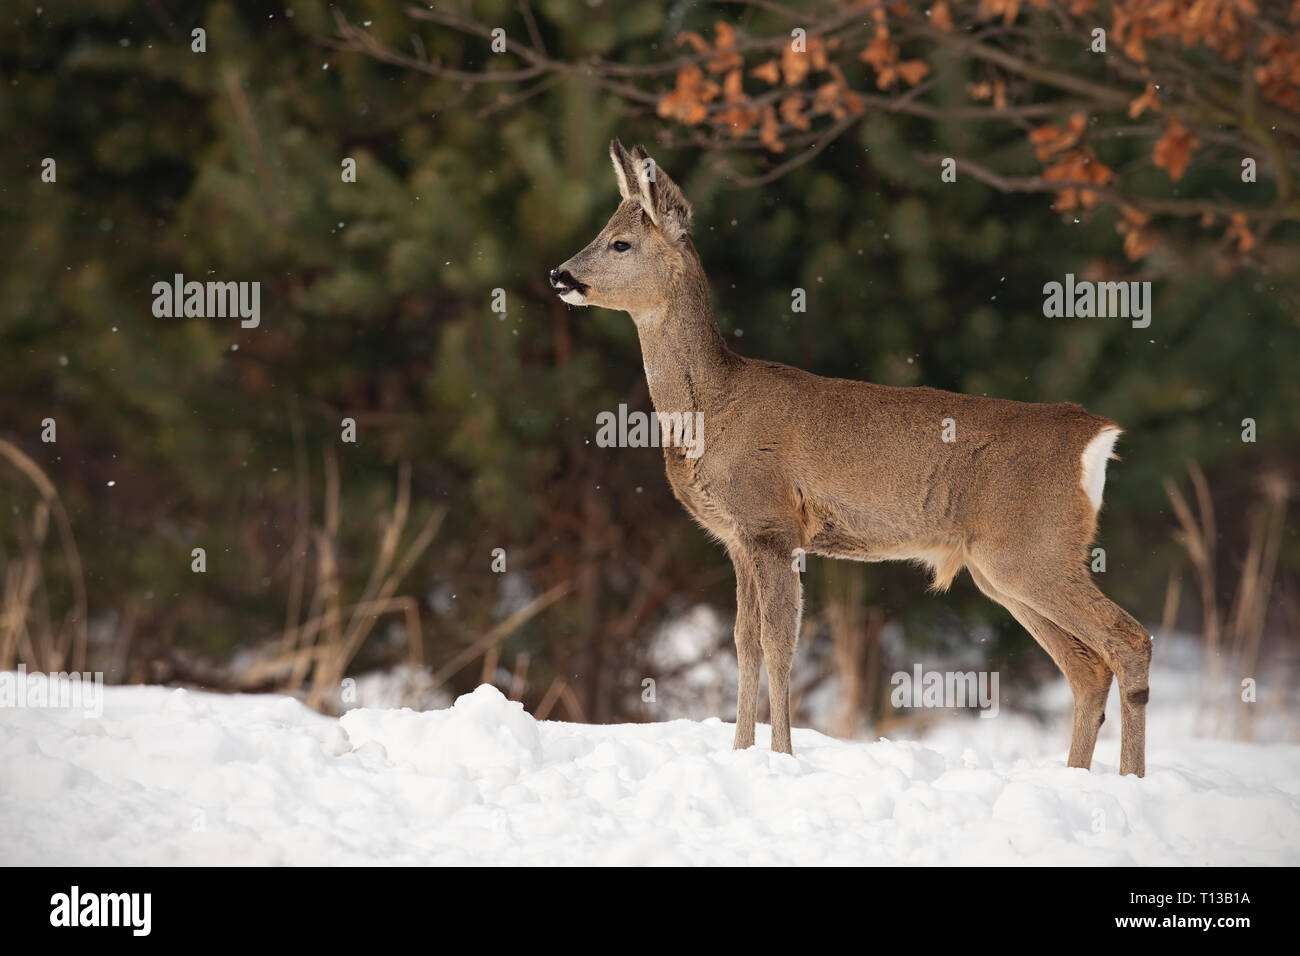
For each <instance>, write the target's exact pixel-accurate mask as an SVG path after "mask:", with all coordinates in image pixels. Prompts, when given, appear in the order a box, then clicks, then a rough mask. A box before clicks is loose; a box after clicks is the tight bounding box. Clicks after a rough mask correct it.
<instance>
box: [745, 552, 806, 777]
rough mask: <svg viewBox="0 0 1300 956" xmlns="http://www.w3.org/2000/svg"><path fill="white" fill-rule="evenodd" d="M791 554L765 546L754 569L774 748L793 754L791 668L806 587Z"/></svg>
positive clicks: (758, 554)
mask: <svg viewBox="0 0 1300 956" xmlns="http://www.w3.org/2000/svg"><path fill="white" fill-rule="evenodd" d="M788 553H789V551H788V549H783V548H781V547H779V546H774V545H764V546H762V547H761V548H756V549H755V550H754V551H753V555H754V565H753V566H754V581H755V584H756V585H757V586H758V600H759V605H760V607H761V619H762V624H761V627H760V630H759V639H760V641H761V643H762V647H763V658H764V660H765V661H766V663H767V696H768V703H769V704H770V705H771V711H772V749H773V750H774V751H776V752H778V753H787V754H792V753H794V751H793V749H791V747H790V665H791V664H792V663H793V661H794V648H795V644H797V643H798V641H799V616H800V612H801V610H802V608H801V602H802V588H801V584H800V581H799V572H797V571H795V570H794V568H793V567H791V565H790V559H789V558H788V557H787V556H786V555H787V554H788Z"/></svg>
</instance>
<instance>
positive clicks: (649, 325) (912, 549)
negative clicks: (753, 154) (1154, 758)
mask: <svg viewBox="0 0 1300 956" xmlns="http://www.w3.org/2000/svg"><path fill="white" fill-rule="evenodd" d="M610 156H611V159H612V161H613V163H614V169H615V173H616V176H617V179H618V181H619V189H620V192H621V193H622V196H623V202H622V203H621V204H620V205H619V207H618V209H617V210H616V211H615V213H614V215H613V217H612V218H611V219H610V221H609V224H608V225H606V227H605V228H604V229H603V230H602V231H601V233H600V235H598V236H597V237H596V239H595V240H594V241H593V242H592V243H591V244H590V245H588V246H587V248H586V249H584V250H582V251H581V252H579V253H578V254H577V255H575V256H574V257H573V258H572V259H570V260H569V261H568V262H566V263H565V264H564V265H563V266H561V267H560V268H559V269H557V270H555V271H554V272H552V283H553V284H555V285H556V287H557V289H559V290H560V291H561V293H562V295H563V296H565V300H566V301H569V302H572V303H574V304H581V305H598V306H602V307H604V308H609V309H618V310H622V311H626V312H628V313H630V314H631V316H632V318H633V320H634V321H635V323H636V327H637V332H638V335H639V338H640V341H641V352H642V357H643V360H644V363H645V370H646V377H647V381H648V384H649V387H650V396H651V399H652V401H653V402H654V406H655V409H656V410H657V411H659V412H661V413H672V412H692V413H693V412H697V411H698V412H702V413H703V415H704V420H703V425H704V436H703V438H704V453H703V454H702V455H701V456H700V457H698V458H690V457H688V456H687V455H686V454H685V452H684V449H682V448H678V447H671V446H667V445H666V446H665V448H664V458H665V464H666V470H667V473H668V480H669V482H670V483H671V485H672V488H673V491H674V493H675V494H676V495H677V498H678V499H679V500H680V501H681V502H682V504H683V505H684V506H685V507H686V509H687V511H689V512H690V513H691V515H693V516H694V518H695V519H696V521H698V522H699V523H700V524H701V525H702V526H703V527H704V528H705V529H707V530H708V531H709V533H710V534H712V535H713V536H715V537H716V538H717V539H718V540H719V541H721V542H722V543H723V544H724V545H725V547H726V549H727V553H728V554H729V555H730V557H731V560H732V563H733V564H734V566H735V570H736V600H737V613H736V635H735V636H736V649H737V655H738V658H739V663H740V693H739V698H738V703H737V713H736V741H735V745H736V747H748V746H751V745H752V744H753V742H754V724H755V712H756V707H757V703H756V702H757V694H758V680H759V667H760V664H761V663H763V662H766V666H767V674H768V685H769V695H770V700H771V711H772V749H773V750H778V751H783V752H786V753H790V752H791V747H790V723H789V675H790V665H791V661H792V659H793V656H794V648H795V644H796V642H797V640H798V634H799V621H800V613H801V589H800V579H799V575H798V573H796V572H795V571H794V570H793V563H792V562H793V555H794V554H795V553H796V552H795V549H798V548H802V549H804V550H805V551H806V552H808V553H810V554H817V555H823V556H826V557H831V558H847V559H851V560H858V561H883V560H911V561H917V562H920V563H922V564H924V565H926V566H928V567H929V568H930V569H931V571H932V575H933V577H932V581H933V587H934V588H935V589H937V590H943V589H945V588H947V587H948V585H949V584H950V583H951V582H952V580H953V578H954V577H956V575H957V574H958V573H959V572H960V571H961V569H962V568H963V567H965V568H968V569H969V570H970V572H971V576H972V577H973V578H974V580H975V583H976V584H977V585H978V586H979V588H980V590H981V591H983V592H984V593H985V594H986V595H988V596H989V597H990V598H992V599H993V600H995V601H997V602H998V603H1000V604H1002V605H1003V606H1004V607H1006V608H1007V610H1008V611H1010V612H1011V614H1012V615H1013V616H1014V617H1015V618H1016V620H1018V621H1019V622H1020V623H1021V624H1022V625H1023V626H1024V627H1025V629H1026V630H1028V631H1029V633H1030V634H1031V635H1033V637H1034V638H1035V640H1037V641H1038V643H1039V644H1041V645H1042V646H1043V648H1044V649H1045V650H1046V651H1047V653H1048V654H1049V655H1050V656H1051V657H1052V659H1053V660H1054V661H1055V662H1056V663H1057V665H1058V666H1059V667H1060V668H1061V670H1062V671H1063V672H1064V674H1065V676H1066V678H1067V680H1068V681H1069V684H1070V687H1071V689H1072V691H1073V692H1074V696H1075V715H1074V732H1073V737H1072V740H1071V746H1070V755H1069V765H1070V766H1072V767H1084V768H1087V767H1089V766H1090V764H1091V761H1092V753H1093V749H1094V746H1095V743H1096V738H1097V729H1098V727H1099V726H1100V724H1101V721H1102V719H1103V710H1104V707H1105V702H1106V696H1107V693H1108V691H1109V688H1110V679H1111V675H1112V674H1115V675H1117V676H1118V678H1119V684H1120V691H1121V696H1120V699H1121V716H1122V721H1123V726H1122V744H1121V757H1120V772H1121V773H1135V774H1138V775H1139V776H1141V775H1142V774H1143V772H1144V769H1145V760H1144V752H1145V714H1146V710H1145V703H1146V695H1147V672H1148V665H1149V662H1150V657H1151V644H1150V637H1149V635H1148V634H1147V633H1146V631H1145V630H1144V629H1143V628H1142V627H1141V626H1140V625H1139V624H1138V623H1137V621H1135V620H1134V619H1133V618H1132V617H1130V616H1129V615H1128V614H1126V613H1125V612H1124V611H1123V610H1122V609H1120V608H1119V607H1118V606H1116V605H1115V604H1113V603H1111V602H1110V601H1109V600H1108V599H1107V598H1106V597H1105V596H1104V595H1102V593H1101V592H1100V591H1099V590H1097V588H1096V586H1095V585H1094V583H1093V581H1092V578H1091V576H1090V574H1089V572H1088V570H1087V567H1086V558H1087V555H1088V548H1089V546H1090V545H1091V542H1092V539H1093V535H1094V533H1095V531H1096V518H1097V515H1096V509H1095V508H1094V507H1093V505H1092V502H1091V501H1090V500H1089V498H1088V495H1087V494H1086V493H1085V491H1084V489H1083V487H1082V485H1081V479H1082V477H1083V465H1082V462H1081V455H1082V453H1083V450H1084V448H1085V446H1087V445H1088V443H1089V442H1090V441H1091V440H1092V439H1093V438H1094V437H1096V436H1097V435H1098V433H1100V432H1102V431H1103V430H1105V429H1117V426H1116V425H1115V423H1114V422H1112V421H1110V420H1109V419H1107V418H1103V417H1102V416H1100V415H1094V414H1092V413H1090V412H1088V411H1086V410H1085V409H1083V408H1080V407H1079V406H1078V405H1073V404H1058V405H1041V404H1029V403H1025V402H1013V401H1005V400H1002V399H994V398H978V397H975V396H970V395H958V394H954V393H951V392H942V391H938V390H935V389H932V388H891V387H887V386H883V385H873V384H870V383H867V382H854V381H848V380H845V379H832V378H822V377H819V376H816V375H811V374H809V373H808V372H804V371H801V370H800V369H797V368H792V367H790V366H788V365H781V364H779V363H776V362H765V361H758V360H754V359H748V358H744V357H742V356H739V355H737V354H736V353H734V352H732V351H731V350H730V349H729V348H728V347H727V345H726V343H725V341H724V340H723V338H722V335H721V334H720V333H719V331H718V329H717V326H716V324H715V323H714V321H713V314H712V310H711V309H710V306H709V292H708V283H707V281H706V279H705V276H704V270H703V267H702V266H701V264H700V260H699V257H698V255H697V254H696V252H695V248H694V246H693V245H692V244H691V241H690V238H689V232H690V227H691V207H690V204H689V203H688V202H687V201H686V199H685V197H684V196H683V195H682V193H681V190H680V189H679V188H678V187H677V185H676V184H675V183H673V182H672V181H671V180H670V179H669V178H668V177H667V175H666V174H665V173H664V172H663V170H661V169H656V170H655V180H654V182H653V183H651V182H648V181H647V179H646V177H645V176H644V174H643V169H644V165H643V161H644V159H645V158H646V154H645V151H644V149H643V148H641V147H637V150H636V152H635V153H634V154H632V155H629V154H628V153H627V151H626V150H624V149H623V147H622V145H621V144H619V143H618V142H617V141H615V142H613V143H611V144H610ZM620 241H622V242H628V243H629V244H630V246H631V247H630V248H629V249H628V250H626V251H622V252H620V251H617V250H615V249H614V247H613V244H614V243H615V242H620ZM573 282H576V283H579V284H580V285H581V291H578V290H577V287H576V286H573V287H571V283H573ZM945 419H952V420H953V421H954V422H955V425H956V441H954V442H945V441H943V440H942V434H943V422H944V420H945Z"/></svg>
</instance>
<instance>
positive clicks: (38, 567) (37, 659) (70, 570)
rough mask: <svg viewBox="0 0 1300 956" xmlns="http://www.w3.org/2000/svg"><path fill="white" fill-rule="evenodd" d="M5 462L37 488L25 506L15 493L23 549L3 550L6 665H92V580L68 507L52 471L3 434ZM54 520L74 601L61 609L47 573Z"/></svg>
mask: <svg viewBox="0 0 1300 956" xmlns="http://www.w3.org/2000/svg"><path fill="white" fill-rule="evenodd" d="M0 462H3V463H4V464H6V465H8V466H9V467H10V468H12V469H13V470H14V471H16V472H17V473H18V475H19V476H21V481H20V482H19V483H20V484H21V485H25V486H28V487H29V488H30V489H32V490H34V491H35V500H34V501H32V502H31V503H30V505H28V506H27V508H26V510H24V509H23V508H22V507H21V506H20V505H19V504H18V502H19V501H20V500H21V497H22V496H21V492H20V493H19V494H16V495H15V496H14V498H13V501H14V510H13V522H14V529H15V532H16V536H17V538H18V553H17V554H16V555H14V556H9V555H6V554H4V553H3V551H0V559H4V560H3V564H4V581H3V587H4V591H3V594H0V670H13V669H14V668H15V667H17V666H18V665H19V664H23V665H25V666H26V667H27V669H28V670H31V671H44V672H47V673H49V672H56V671H65V670H74V671H84V670H85V669H86V582H85V575H84V573H83V572H82V568H81V555H80V553H79V552H78V551H77V542H76V539H75V538H74V537H73V534H72V526H71V525H70V524H69V522H68V515H67V512H66V511H65V510H64V508H63V502H62V501H61V500H60V498H59V493H58V491H56V490H55V488H54V483H53V482H51V481H50V479H49V476H48V475H46V474H45V472H44V471H43V470H42V469H41V467H40V466H39V465H38V464H36V462H34V461H33V460H32V459H31V458H29V457H28V456H27V455H26V454H24V453H23V452H22V451H21V450H20V449H19V448H18V447H17V446H15V445H13V444H12V443H10V442H8V441H5V440H4V439H0ZM51 519H53V521H54V526H55V529H56V530H57V533H58V541H59V547H60V548H61V549H62V553H63V564H64V567H65V569H66V574H67V578H68V585H69V590H70V591H71V594H72V599H71V602H70V606H69V607H68V608H66V609H65V610H63V611H62V612H61V613H58V612H56V611H55V609H54V608H53V607H52V605H51V594H50V587H49V584H50V582H49V581H48V580H47V578H46V571H45V567H46V550H47V539H48V537H49V531H50V520H51ZM0 547H2V546H0Z"/></svg>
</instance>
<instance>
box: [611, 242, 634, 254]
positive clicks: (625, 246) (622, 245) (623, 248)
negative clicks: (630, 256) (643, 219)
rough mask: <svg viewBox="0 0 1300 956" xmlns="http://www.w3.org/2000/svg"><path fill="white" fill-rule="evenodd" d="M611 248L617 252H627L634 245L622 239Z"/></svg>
mask: <svg viewBox="0 0 1300 956" xmlns="http://www.w3.org/2000/svg"><path fill="white" fill-rule="evenodd" d="M611 248H613V250H614V251H615V252H627V251H628V250H629V249H631V248H632V244H631V243H630V242H624V241H623V240H622V239H620V240H619V241H618V242H616V243H614V245H613V246H612V247H611Z"/></svg>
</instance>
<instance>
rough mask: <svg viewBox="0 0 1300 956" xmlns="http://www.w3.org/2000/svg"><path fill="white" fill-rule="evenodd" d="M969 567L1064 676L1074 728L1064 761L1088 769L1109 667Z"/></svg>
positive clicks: (1106, 692) (1103, 710)
mask: <svg viewBox="0 0 1300 956" xmlns="http://www.w3.org/2000/svg"><path fill="white" fill-rule="evenodd" d="M969 569H970V573H971V577H972V578H974V579H975V584H976V585H977V586H978V587H979V589H980V590H981V591H983V592H984V593H985V594H986V595H987V596H988V597H990V598H992V599H993V600H994V601H997V602H998V603H999V604H1001V605H1002V606H1003V607H1005V608H1006V609H1007V610H1008V611H1010V612H1011V616H1012V617H1014V618H1015V619H1016V620H1017V621H1019V622H1020V625H1021V626H1022V627H1023V628H1024V629H1025V630H1026V631H1028V632H1029V633H1030V635H1031V636H1032V637H1033V638H1034V640H1036V641H1037V642H1038V643H1039V645H1040V646H1041V647H1042V648H1043V650H1045V651H1047V654H1048V656H1049V657H1051V658H1052V660H1053V661H1054V662H1055V663H1056V666H1057V667H1059V668H1060V669H1061V673H1063V674H1064V675H1065V679H1066V681H1067V682H1068V683H1069V685H1070V691H1071V693H1073V694H1074V728H1073V731H1072V732H1071V734H1070V756H1069V759H1068V761H1067V764H1068V766H1071V767H1082V768H1083V769H1084V770H1088V769H1090V768H1091V766H1092V753H1093V751H1094V750H1095V749H1096V747H1097V731H1098V730H1100V729H1101V725H1102V723H1103V722H1104V721H1105V719H1106V697H1107V696H1108V695H1109V694H1110V678H1111V672H1110V668H1109V667H1107V666H1106V662H1105V661H1104V660H1102V658H1101V655H1100V654H1098V653H1097V652H1096V651H1093V650H1091V649H1090V648H1089V647H1088V646H1087V645H1086V644H1084V643H1083V642H1082V641H1081V640H1079V638H1077V637H1075V636H1074V635H1073V634H1070V633H1069V632H1067V631H1065V630H1062V629H1061V628H1060V627H1057V626H1056V625H1055V624H1053V623H1052V622H1051V621H1050V620H1048V619H1047V618H1046V617H1044V616H1043V615H1041V614H1039V613H1038V612H1037V611H1035V610H1034V609H1033V608H1031V607H1030V606H1029V605H1027V604H1025V603H1023V602H1021V601H1017V600H1016V599H1015V598H1012V597H1010V596H1008V595H1006V594H1003V593H1002V592H1000V591H998V590H997V589H996V588H994V587H993V585H992V583H991V582H990V581H989V579H988V578H987V577H985V576H984V574H983V573H982V572H981V571H980V570H979V568H977V567H975V566H974V565H970V566H969Z"/></svg>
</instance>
